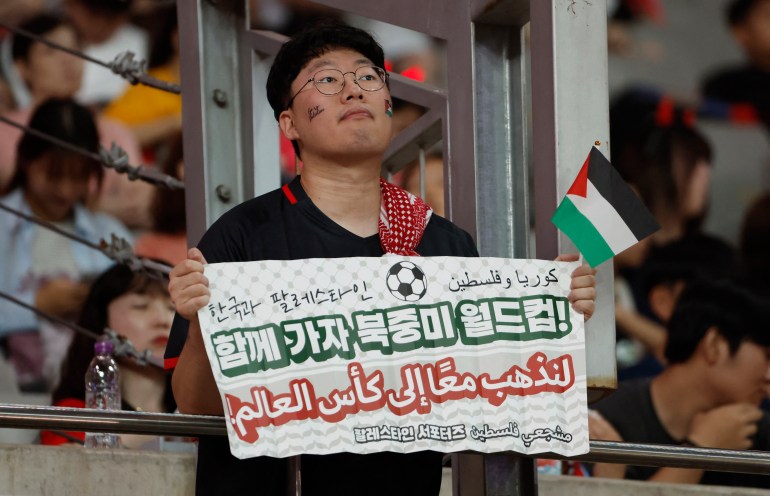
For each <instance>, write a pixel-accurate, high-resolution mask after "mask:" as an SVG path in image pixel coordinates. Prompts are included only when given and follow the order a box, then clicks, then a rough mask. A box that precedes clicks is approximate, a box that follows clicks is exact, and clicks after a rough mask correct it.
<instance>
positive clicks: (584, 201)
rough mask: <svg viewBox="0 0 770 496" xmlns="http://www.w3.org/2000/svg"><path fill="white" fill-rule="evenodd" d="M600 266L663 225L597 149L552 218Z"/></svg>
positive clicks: (585, 254) (582, 251)
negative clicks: (659, 223) (660, 224)
mask: <svg viewBox="0 0 770 496" xmlns="http://www.w3.org/2000/svg"><path fill="white" fill-rule="evenodd" d="M551 222H553V223H554V224H555V225H556V227H558V228H559V229H561V231H562V232H563V233H564V234H566V235H567V237H568V238H569V239H571V240H572V242H573V243H575V246H577V248H578V250H580V252H581V253H582V254H583V257H585V259H586V261H587V262H588V264H589V265H590V266H591V267H596V266H597V265H599V264H600V263H602V262H604V261H605V260H608V259H610V258H612V257H613V256H615V255H617V254H618V253H620V252H621V251H623V250H625V249H626V248H628V247H629V246H632V245H634V244H636V243H638V242H639V240H641V239H643V238H645V237H647V236H649V235H650V234H652V233H654V232H655V231H657V230H658V229H660V226H659V225H658V223H657V222H656V221H655V218H654V217H653V216H652V214H650V212H649V210H647V208H646V207H645V206H644V204H643V203H642V202H641V200H640V199H639V198H638V197H637V196H636V195H635V194H634V192H633V191H631V188H629V187H628V185H627V184H626V183H625V182H624V181H623V179H622V178H621V177H620V174H618V173H617V171H616V170H615V168H614V167H613V166H612V164H610V162H609V161H608V160H607V159H606V158H605V157H604V155H603V154H602V152H600V151H599V150H598V149H597V148H596V147H593V148H591V152H590V153H589V154H588V158H587V159H586V161H585V163H584V164H583V168H581V169H580V172H579V173H578V176H577V178H576V179H575V182H574V183H572V186H571V187H570V189H569V190H568V191H567V195H566V196H565V197H564V199H563V200H562V202H561V204H560V205H559V208H557V209H556V212H555V213H554V214H553V217H552V218H551Z"/></svg>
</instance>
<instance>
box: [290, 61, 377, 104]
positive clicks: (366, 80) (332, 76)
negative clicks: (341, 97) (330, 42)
mask: <svg viewBox="0 0 770 496" xmlns="http://www.w3.org/2000/svg"><path fill="white" fill-rule="evenodd" d="M346 74H353V82H354V83H356V84H357V85H358V87H359V88H361V89H362V90H364V91H377V90H379V89H382V87H383V86H385V83H386V82H387V81H388V73H387V72H385V69H383V68H381V67H375V66H363V67H359V68H358V69H356V70H355V72H353V71H350V72H342V71H339V70H337V69H323V70H320V71H318V72H316V73H315V74H313V77H312V78H310V79H308V80H307V81H305V84H303V85H302V87H301V88H300V89H299V90H297V92H296V93H294V95H292V97H291V98H289V103H287V104H286V108H289V107H291V104H292V103H294V98H296V96H297V95H299V92H300V91H302V90H304V89H305V86H307V85H308V84H310V83H313V85H314V86H315V89H317V90H318V91H319V93H321V94H322V95H336V94H337V93H339V92H340V91H342V88H344V87H345V75H346Z"/></svg>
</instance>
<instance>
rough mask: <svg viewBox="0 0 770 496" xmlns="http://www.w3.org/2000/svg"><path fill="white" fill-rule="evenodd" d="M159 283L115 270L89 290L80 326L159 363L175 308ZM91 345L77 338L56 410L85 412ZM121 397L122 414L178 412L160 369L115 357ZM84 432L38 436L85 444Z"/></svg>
mask: <svg viewBox="0 0 770 496" xmlns="http://www.w3.org/2000/svg"><path fill="white" fill-rule="evenodd" d="M165 286H166V284H165V282H164V281H163V280H161V279H157V278H154V277H151V276H149V275H147V274H146V273H143V272H132V271H131V269H129V268H128V267H126V266H125V265H113V266H112V267H110V268H109V269H108V270H107V271H105V272H104V273H102V274H101V275H100V276H99V277H98V278H97V279H96V280H95V281H94V283H93V285H92V286H91V291H90V292H89V293H88V297H87V298H86V301H85V304H84V305H83V311H82V312H81V314H80V319H79V320H78V324H79V325H80V326H81V327H83V328H85V329H88V330H89V331H92V332H94V333H96V334H98V335H102V334H104V330H105V328H109V329H111V330H113V331H115V332H116V333H118V334H119V335H121V336H123V337H125V338H126V339H128V340H129V341H131V343H132V344H133V345H134V347H135V348H136V350H137V351H139V352H140V353H141V352H144V351H145V350H150V351H151V352H152V357H153V358H154V359H155V361H156V362H157V363H160V361H161V359H162V356H163V350H164V349H165V347H166V342H167V341H168V333H169V330H170V329H171V320H172V318H173V316H174V306H173V305H172V303H171V299H170V298H169V295H168V291H167V290H166V287H165ZM94 343H95V340H94V339H93V338H91V337H89V336H86V335H84V334H76V335H75V337H74V338H73V340H72V344H71V345H70V346H69V349H68V351H67V356H66V357H65V359H64V362H63V363H62V367H61V375H60V380H59V384H58V385H57V386H56V389H54V391H53V398H52V402H53V405H54V406H67V407H73V408H83V407H84V406H85V394H86V393H85V384H84V380H85V375H86V370H87V369H88V364H89V363H90V361H91V359H92V358H93V356H94ZM118 362H119V363H118V366H119V367H120V375H121V382H120V391H121V397H122V400H123V409H124V410H136V411H143V412H163V413H171V412H173V411H174V410H175V409H176V404H175V403H174V398H173V395H172V394H171V387H170V382H169V380H168V376H167V374H166V373H165V372H164V371H163V369H161V368H159V367H156V366H152V365H139V364H137V363H136V361H135V360H134V359H133V358H128V357H119V358H118ZM84 438H85V434H84V433H83V432H68V433H65V435H61V434H60V433H55V432H51V431H43V432H42V433H41V441H42V443H43V444H63V443H67V442H71V441H72V440H79V441H83V439H84ZM156 439H157V438H155V437H154V436H141V435H125V434H124V435H122V436H121V440H122V442H123V445H124V446H127V447H129V448H138V447H140V446H143V445H146V443H148V442H150V441H153V440H156Z"/></svg>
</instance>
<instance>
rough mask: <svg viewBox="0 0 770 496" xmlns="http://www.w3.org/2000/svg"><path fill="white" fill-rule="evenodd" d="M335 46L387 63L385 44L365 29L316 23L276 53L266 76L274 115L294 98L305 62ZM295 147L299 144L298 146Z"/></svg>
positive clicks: (295, 36)
mask: <svg viewBox="0 0 770 496" xmlns="http://www.w3.org/2000/svg"><path fill="white" fill-rule="evenodd" d="M336 48H348V49H350V50H354V51H356V52H358V53H360V54H361V55H363V56H364V57H366V58H368V59H369V60H371V61H372V63H373V64H374V65H376V66H378V67H384V66H385V54H384V53H383V51H382V47H381V46H380V45H379V43H377V42H376V41H375V40H374V38H372V36H371V35H370V34H369V33H367V32H366V31H364V30H362V29H358V28H354V27H352V26H347V25H345V24H338V23H328V22H327V23H323V24H317V25H313V26H311V27H309V28H307V29H305V30H303V31H301V32H299V33H297V34H296V35H294V36H292V37H291V39H290V40H289V41H287V42H286V43H284V45H283V46H282V47H281V49H280V50H279V51H278V55H276V56H275V60H274V61H273V65H272V67H271V68H270V74H269V75H268V77H267V100H268V101H269V102H270V106H271V107H272V108H273V114H274V115H275V119H276V120H278V116H279V115H280V114H281V112H283V111H284V110H286V105H287V104H288V102H289V98H291V83H293V82H294V79H296V78H297V75H298V74H299V72H300V71H301V70H302V68H303V67H305V65H306V64H307V63H308V62H310V61H311V60H313V59H314V58H316V57H320V56H321V55H323V54H325V53H327V52H329V51H330V50H333V49H336ZM295 148H296V147H295Z"/></svg>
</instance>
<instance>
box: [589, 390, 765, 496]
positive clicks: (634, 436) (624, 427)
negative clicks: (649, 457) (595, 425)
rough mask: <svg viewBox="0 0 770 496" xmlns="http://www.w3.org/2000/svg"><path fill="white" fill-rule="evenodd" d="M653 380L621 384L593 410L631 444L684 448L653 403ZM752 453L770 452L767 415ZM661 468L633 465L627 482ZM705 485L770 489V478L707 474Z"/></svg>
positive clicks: (717, 473) (752, 475)
mask: <svg viewBox="0 0 770 496" xmlns="http://www.w3.org/2000/svg"><path fill="white" fill-rule="evenodd" d="M651 382H652V379H649V378H646V379H639V380H634V381H627V382H624V383H621V384H620V387H618V389H617V391H615V392H614V393H613V394H611V395H610V396H608V397H607V398H604V399H602V400H601V401H599V402H597V403H596V405H594V406H593V408H595V409H596V410H598V411H599V413H601V414H602V416H603V417H604V418H605V419H606V420H607V421H608V422H609V423H610V424H612V426H613V427H615V430H617V431H618V434H620V437H622V438H623V440H624V441H626V442H629V443H651V444H668V445H678V444H682V442H681V441H677V440H676V439H674V438H673V437H671V434H669V433H668V431H667V430H666V428H665V427H664V426H663V424H662V423H661V422H660V419H659V418H658V414H657V413H656V412H655V407H654V405H653V403H652V394H651V392H650V384H651ZM750 449H752V450H760V451H768V450H770V417H768V414H767V412H765V413H764V415H763V416H762V418H761V419H760V421H759V423H758V425H757V433H756V434H755V435H754V438H753V444H752V447H751V448H750ZM658 470H660V467H640V466H633V465H629V466H628V467H627V469H626V478H627V479H635V480H647V479H649V478H650V477H652V476H653V475H655V472H657V471H658ZM701 484H713V485H718V486H744V487H763V488H770V476H765V475H757V474H737V473H730V472H705V473H704V474H703V477H702V478H701Z"/></svg>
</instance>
